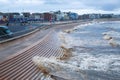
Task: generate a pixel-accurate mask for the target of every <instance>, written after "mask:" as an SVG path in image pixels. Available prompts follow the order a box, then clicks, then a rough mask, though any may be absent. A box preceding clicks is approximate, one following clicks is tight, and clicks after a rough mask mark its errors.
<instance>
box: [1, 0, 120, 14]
mask: <svg viewBox="0 0 120 80" xmlns="http://www.w3.org/2000/svg"><path fill="white" fill-rule="evenodd" d="M58 10H61V11H65V12H68V11H71V12H77V13H78V14H87V13H114V14H120V0H74V1H73V0H0V12H31V13H33V12H41V13H42V12H49V11H58Z"/></svg>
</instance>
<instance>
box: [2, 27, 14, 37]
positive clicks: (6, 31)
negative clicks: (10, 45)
mask: <svg viewBox="0 0 120 80" xmlns="http://www.w3.org/2000/svg"><path fill="white" fill-rule="evenodd" d="M0 37H7V38H10V37H13V32H11V31H10V30H9V29H8V27H7V26H0Z"/></svg>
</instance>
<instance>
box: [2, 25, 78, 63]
mask: <svg viewBox="0 0 120 80" xmlns="http://www.w3.org/2000/svg"><path fill="white" fill-rule="evenodd" d="M77 25H79V23H73V24H63V25H54V26H48V29H47V28H46V29H41V30H40V31H37V32H36V33H34V34H31V35H29V36H25V37H23V38H20V39H17V40H13V41H11V42H7V43H3V44H0V62H2V61H4V60H6V59H7V58H8V57H10V56H11V55H13V54H16V53H17V52H19V51H21V50H23V49H25V48H26V47H29V46H31V45H32V44H34V43H35V42H37V41H39V40H41V39H42V38H43V37H44V36H45V35H47V34H48V33H49V32H50V31H52V30H53V29H54V30H55V31H59V30H60V29H67V28H71V27H73V26H77Z"/></svg>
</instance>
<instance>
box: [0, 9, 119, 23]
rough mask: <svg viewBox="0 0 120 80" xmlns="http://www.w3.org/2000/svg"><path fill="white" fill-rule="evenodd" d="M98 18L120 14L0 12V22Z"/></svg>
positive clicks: (113, 16)
mask: <svg viewBox="0 0 120 80" xmlns="http://www.w3.org/2000/svg"><path fill="white" fill-rule="evenodd" d="M100 18H120V15H114V14H83V15H78V14H77V13H74V12H61V11H56V12H45V13H30V12H23V13H2V12H0V22H5V21H9V22H10V21H11V22H16V21H66V20H82V19H100Z"/></svg>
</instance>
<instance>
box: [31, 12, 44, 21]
mask: <svg viewBox="0 0 120 80" xmlns="http://www.w3.org/2000/svg"><path fill="white" fill-rule="evenodd" d="M32 18H33V19H35V20H38V21H40V20H44V15H43V14H42V13H32Z"/></svg>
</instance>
